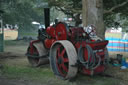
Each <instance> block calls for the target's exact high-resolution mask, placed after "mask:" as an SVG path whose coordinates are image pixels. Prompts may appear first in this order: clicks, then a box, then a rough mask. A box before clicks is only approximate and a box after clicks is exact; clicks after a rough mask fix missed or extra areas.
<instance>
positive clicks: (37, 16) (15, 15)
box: [1, 0, 43, 36]
mask: <svg viewBox="0 0 128 85" xmlns="http://www.w3.org/2000/svg"><path fill="white" fill-rule="evenodd" d="M36 5H37V4H35V2H34V1H32V0H1V10H3V11H4V12H5V13H4V14H3V20H4V25H5V24H11V25H15V24H17V25H18V26H19V29H18V31H19V32H18V33H19V36H22V32H26V31H28V32H32V30H34V29H35V27H34V26H33V25H32V24H31V22H32V21H37V22H40V23H43V9H39V8H38V7H37V6H36ZM36 29H37V28H36Z"/></svg>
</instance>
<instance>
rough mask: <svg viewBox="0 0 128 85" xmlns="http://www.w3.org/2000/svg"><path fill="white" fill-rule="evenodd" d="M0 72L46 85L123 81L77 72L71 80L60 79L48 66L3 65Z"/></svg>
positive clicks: (101, 84) (109, 84) (113, 84)
mask: <svg viewBox="0 0 128 85" xmlns="http://www.w3.org/2000/svg"><path fill="white" fill-rule="evenodd" d="M1 74H2V75H4V76H6V77H9V78H13V79H17V78H23V79H29V80H36V81H39V82H41V83H43V84H46V85H85V84H86V85H121V84H120V83H121V82H123V81H122V80H119V79H115V78H109V77H103V76H98V75H95V76H87V75H83V74H78V75H77V77H76V78H74V79H73V80H72V81H68V80H61V79H58V78H56V76H55V75H54V74H53V72H52V71H51V69H50V68H49V67H40V68H32V67H24V66H22V67H20V66H11V65H4V68H3V69H2V70H1Z"/></svg>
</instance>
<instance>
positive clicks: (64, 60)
mask: <svg viewBox="0 0 128 85" xmlns="http://www.w3.org/2000/svg"><path fill="white" fill-rule="evenodd" d="M56 64H57V68H58V71H59V72H60V74H61V75H62V76H63V77H65V76H66V75H67V73H68V64H69V60H68V56H67V53H66V50H65V48H64V47H63V46H59V48H58V49H57V56H56Z"/></svg>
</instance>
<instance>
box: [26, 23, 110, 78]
mask: <svg viewBox="0 0 128 85" xmlns="http://www.w3.org/2000/svg"><path fill="white" fill-rule="evenodd" d="M107 44H108V41H107V40H102V39H100V38H98V37H97V36H96V32H95V27H94V26H92V25H90V26H88V27H86V28H82V27H70V26H67V25H66V24H65V23H63V22H59V23H57V24H55V25H53V26H49V27H47V29H40V30H39V35H38V40H34V41H32V42H30V46H29V48H28V50H27V56H28V60H29V62H30V63H31V64H32V65H33V66H39V65H41V64H45V63H46V61H47V62H49V61H50V66H51V68H52V71H53V72H54V74H55V75H56V76H59V77H60V78H63V79H70V78H72V77H74V76H75V75H76V74H77V72H78V71H79V72H82V73H83V74H86V75H93V74H98V73H102V72H104V70H105V65H106V58H107V57H108V56H107V55H106V52H107V50H106V45H107Z"/></svg>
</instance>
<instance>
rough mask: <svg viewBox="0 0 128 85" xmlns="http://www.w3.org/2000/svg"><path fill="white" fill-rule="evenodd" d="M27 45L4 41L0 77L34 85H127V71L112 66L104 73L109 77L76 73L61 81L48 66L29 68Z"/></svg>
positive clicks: (0, 60) (22, 42)
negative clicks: (26, 54)
mask: <svg viewBox="0 0 128 85" xmlns="http://www.w3.org/2000/svg"><path fill="white" fill-rule="evenodd" d="M28 44H29V42H24V41H5V52H4V53H0V57H1V58H0V63H1V64H2V65H3V67H2V68H0V76H4V77H6V78H9V79H13V81H14V82H16V81H17V80H19V79H22V80H27V82H28V81H31V82H34V81H36V82H38V84H36V85H127V83H128V69H125V70H121V69H120V67H114V66H112V65H109V66H108V68H107V70H106V71H105V74H107V75H109V76H103V75H94V76H87V75H83V74H81V73H78V74H77V76H76V77H75V78H74V79H72V80H61V79H59V78H57V77H56V76H55V75H54V74H53V72H52V71H51V69H50V66H49V64H48V65H44V66H41V67H38V68H33V67H31V66H30V64H29V63H28V61H27V58H26V56H25V55H24V54H25V52H26V49H27V46H28ZM23 82H25V81H23ZM17 83H19V82H17ZM28 85H29V84H28ZM31 85H34V83H33V84H31Z"/></svg>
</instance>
